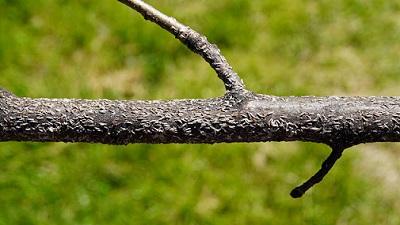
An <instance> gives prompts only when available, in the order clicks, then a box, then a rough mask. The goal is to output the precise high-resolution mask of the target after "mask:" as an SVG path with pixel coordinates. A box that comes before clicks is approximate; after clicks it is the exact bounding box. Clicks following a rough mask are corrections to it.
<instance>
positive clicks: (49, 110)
mask: <svg viewBox="0 0 400 225" xmlns="http://www.w3.org/2000/svg"><path fill="white" fill-rule="evenodd" d="M0 141H39V142H49V141H50V142H59V141H62V142H90V143H93V142H97V143H105V144H129V143H220V142H266V141H311V142H318V143H325V144H328V145H330V146H333V145H335V146H338V145H340V146H341V147H343V148H346V147H349V146H352V145H356V144H359V143H367V142H388V141H400V98H398V97H274V96H267V95H257V94H252V93H247V94H245V95H230V94H228V95H225V96H224V97H220V98H213V99H196V100H172V101H117V100H113V101H112V100H78V99H32V98H19V97H15V96H13V95H8V94H4V93H3V94H1V97H0Z"/></svg>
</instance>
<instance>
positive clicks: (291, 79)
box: [0, 0, 400, 225]
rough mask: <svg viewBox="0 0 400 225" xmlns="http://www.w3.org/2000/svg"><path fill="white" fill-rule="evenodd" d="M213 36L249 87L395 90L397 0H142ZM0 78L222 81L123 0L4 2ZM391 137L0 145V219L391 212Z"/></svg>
mask: <svg viewBox="0 0 400 225" xmlns="http://www.w3.org/2000/svg"><path fill="white" fill-rule="evenodd" d="M148 2H149V3H152V4H153V5H154V6H156V7H157V8H159V9H160V10H162V11H164V12H165V13H167V14H169V15H173V16H175V17H176V18H178V19H179V20H181V21H182V22H184V23H186V24H188V25H190V26H192V27H193V28H194V29H196V30H198V31H200V32H202V33H204V34H206V35H207V36H208V37H209V39H210V40H211V41H212V42H214V43H217V44H218V45H219V47H220V48H221V49H222V51H223V53H224V54H225V56H226V57H227V58H228V60H229V61H230V62H231V64H232V65H233V66H234V68H235V69H236V70H237V72H238V73H239V74H240V75H241V77H242V78H243V80H244V81H245V83H246V84H247V86H248V88H249V89H251V90H253V91H256V92H259V93H265V94H273V95H398V94H399V92H398V86H399V84H400V63H399V59H400V2H399V1H395V0H392V1H387V0H338V1H328V0H320V1H313V0H308V1H304V0H265V1H249V0H218V1H215V0H193V1H188V0H185V1H184V0H164V1H155V0H151V1H150V0H149V1H148ZM0 86H2V87H4V88H6V89H8V90H10V91H12V92H14V93H15V94H16V95H19V96H30V97H51V98H64V97H65V98H91V99H96V98H108V99H174V98H207V97H214V96H219V95H222V94H223V91H224V90H223V85H222V83H221V82H220V81H219V80H218V79H217V78H216V75H215V74H214V72H213V71H212V70H211V69H210V68H209V66H208V65H207V64H206V63H204V62H203V61H202V60H201V58H200V57H198V56H196V55H194V54H193V53H191V52H190V51H188V50H187V49H186V48H185V47H184V46H182V45H181V44H180V43H179V42H178V41H176V40H175V39H174V38H173V37H172V36H171V35H170V34H168V33H166V32H164V31H163V30H161V29H160V28H159V27H157V26H155V25H154V24H151V23H149V22H146V21H144V20H143V18H142V17H141V16H140V15H139V14H137V13H135V12H133V11H132V10H131V9H129V8H127V7H126V6H124V5H122V4H120V3H118V2H117V1H116V0H99V1H89V0H80V1H78V0H64V1H61V0H35V1H34V0H0ZM399 149H400V145H398V144H368V145H362V146H357V147H353V148H351V149H350V150H348V151H347V152H346V154H345V155H344V157H343V158H342V160H340V162H339V163H338V164H337V166H336V167H335V168H334V169H333V171H331V173H330V174H329V176H328V177H327V178H326V179H325V180H324V181H323V183H321V184H319V185H317V186H316V187H315V188H314V189H313V190H312V191H310V192H309V193H307V194H306V195H305V196H304V197H303V198H302V199H299V200H293V199H291V198H290V196H289V192H290V190H291V188H293V187H295V186H296V185H298V184H299V183H301V182H303V181H304V180H305V179H307V178H308V177H309V176H310V175H311V174H312V173H313V172H314V171H315V170H317V169H318V168H319V165H320V163H321V161H322V160H323V159H324V157H326V155H327V154H328V153H329V149H328V148H327V147H325V146H322V145H317V144H307V143H254V144H218V145H139V144H136V145H129V146H123V147H114V146H106V145H97V144H63V143H45V144H38V143H1V144H0V171H1V172H0V225H2V224H7V225H9V224H41V225H45V224H193V225H194V224H219V225H225V224H226V225H235V224H254V225H257V224H274V225H276V224H282V225H283V224H284V225H287V224H318V225H323V224H400V215H399V212H400V189H399V185H400V161H399V156H400V150H399Z"/></svg>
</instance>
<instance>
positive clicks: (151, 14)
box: [118, 0, 246, 93]
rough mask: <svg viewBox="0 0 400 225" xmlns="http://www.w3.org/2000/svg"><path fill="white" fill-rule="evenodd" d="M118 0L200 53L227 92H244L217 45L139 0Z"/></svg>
mask: <svg viewBox="0 0 400 225" xmlns="http://www.w3.org/2000/svg"><path fill="white" fill-rule="evenodd" d="M118 1H119V2H121V3H123V4H125V5H127V6H129V7H130V8H132V9H134V10H136V11H137V12H139V13H140V14H142V15H143V17H144V18H145V19H146V20H150V21H152V22H154V23H156V24H158V25H159V26H160V27H162V28H164V29H165V30H167V31H168V32H170V33H171V34H173V35H175V37H176V38H177V39H179V40H180V41H181V42H182V43H183V44H185V45H186V46H187V47H188V48H189V49H190V50H192V51H193V52H195V53H197V54H199V55H201V56H202V57H203V59H204V60H206V61H207V62H208V63H209V64H210V66H211V67H212V68H213V69H214V70H215V71H216V72H217V74H218V77H219V78H220V79H221V80H222V81H223V82H224V85H225V89H226V90H227V91H228V92H237V93H243V92H246V90H245V86H244V84H243V81H242V80H241V79H240V77H239V75H238V74H237V73H236V72H235V71H233V69H232V67H231V66H230V65H229V63H228V62H227V60H226V59H225V57H224V56H223V55H222V54H221V52H220V50H219V49H218V47H217V46H216V45H215V44H211V43H210V42H208V40H207V38H206V37H205V36H203V35H201V34H200V33H198V32H196V31H194V30H193V29H191V28H190V27H188V26H186V25H183V24H182V23H180V22H178V21H177V20H176V19H175V18H173V17H169V16H167V15H165V14H163V13H162V12H160V11H158V10H157V9H155V8H154V7H152V6H151V5H149V4H147V3H145V2H143V1H141V0H118Z"/></svg>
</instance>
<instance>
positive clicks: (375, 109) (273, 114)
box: [0, 0, 400, 198]
mask: <svg viewBox="0 0 400 225" xmlns="http://www.w3.org/2000/svg"><path fill="white" fill-rule="evenodd" d="M118 1H120V2H122V3H124V4H125V5H127V6H129V7H130V8H132V9H134V10H136V11H137V12H139V13H141V14H142V15H143V16H144V18H145V19H148V20H150V21H152V22H154V23H156V24H158V25H159V26H161V27H162V28H163V29H165V30H167V31H168V32H170V33H171V34H173V35H174V36H175V37H176V38H177V39H179V40H180V41H181V42H182V43H183V44H185V45H186V46H187V47H188V48H189V49H190V50H192V51H193V52H195V53H197V54H199V55H200V56H202V57H203V59H204V60H205V61H207V62H208V63H209V64H210V66H211V67H212V68H213V69H214V70H215V71H216V73H217V75H218V77H219V78H220V79H221V80H222V81H223V82H224V85H225V88H226V94H225V95H224V96H222V97H220V98H213V99H189V100H172V101H161V100H160V101H122V100H117V101H116V100H114V101H111V100H80V99H46V98H42V99H32V98H22V97H17V96H14V95H13V94H11V93H9V92H8V91H5V90H4V89H1V88H0V141H38V142H89V143H104V144H116V145H117V144H129V143H220V142H266V141H310V142H317V143H324V144H327V145H329V146H330V147H332V153H331V154H330V155H329V157H328V158H327V159H326V160H325V161H324V162H323V164H322V166H321V169H320V170H319V171H318V172H317V173H316V174H315V175H314V176H312V177H311V178H310V179H309V180H308V181H306V182H305V183H303V184H302V185H300V186H298V187H296V188H295V189H294V190H293V191H292V192H291V196H292V197H295V198H297V197H301V196H302V195H303V194H304V193H305V192H306V191H307V190H308V189H309V188H311V187H312V186H313V185H315V184H316V183H318V182H320V181H321V180H322V179H323V177H324V176H325V175H326V174H327V173H328V172H329V170H330V169H331V168H332V167H333V166H334V164H335V162H336V161H337V160H338V159H339V158H340V156H341V155H342V152H343V151H344V150H345V149H346V148H348V147H350V146H353V145H357V144H360V143H369V142H389V141H390V142H398V141H400V98H399V97H334V96H333V97H277V96H268V95H260V94H254V93H252V92H250V91H248V90H246V89H245V85H244V84H243V82H242V81H241V79H240V77H239V76H238V74H237V73H235V72H234V70H233V69H232V67H231V66H230V65H229V64H228V62H227V60H226V59H225V57H224V56H223V55H222V54H221V52H220V50H219V49H218V47H217V46H216V45H214V44H211V43H210V42H208V40H207V38H206V37H205V36H203V35H201V34H199V33H197V32H196V31H194V30H192V29H191V28H190V27H187V26H185V25H183V24H181V23H179V22H178V21H176V19H174V18H172V17H168V16H166V15H164V14H163V13H161V12H159V11H158V10H156V9H155V8H153V7H152V6H150V5H148V4H146V3H145V2H143V1H141V0H118Z"/></svg>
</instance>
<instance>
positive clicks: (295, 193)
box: [290, 147, 344, 198]
mask: <svg viewBox="0 0 400 225" xmlns="http://www.w3.org/2000/svg"><path fill="white" fill-rule="evenodd" d="M343 150H344V149H343V148H336V147H334V148H332V152H331V154H330V155H329V156H328V158H326V159H325V161H324V162H323V163H322V165H321V168H320V169H319V170H318V171H317V172H316V173H315V174H314V176H312V177H310V179H308V180H307V181H306V182H304V183H303V184H302V185H300V186H297V187H296V188H294V189H293V190H292V191H291V192H290V196H292V197H293V198H300V197H301V196H303V194H304V193H305V192H306V191H307V190H309V189H310V188H311V187H313V186H314V185H316V184H318V183H319V182H321V181H322V179H324V177H325V175H326V174H328V172H329V171H330V170H331V169H332V167H333V165H335V163H336V161H337V160H338V159H339V158H340V157H341V156H342V153H343Z"/></svg>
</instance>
